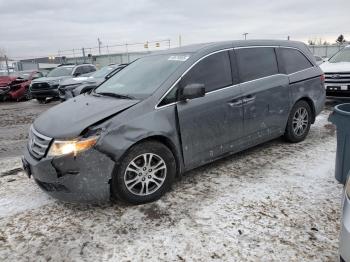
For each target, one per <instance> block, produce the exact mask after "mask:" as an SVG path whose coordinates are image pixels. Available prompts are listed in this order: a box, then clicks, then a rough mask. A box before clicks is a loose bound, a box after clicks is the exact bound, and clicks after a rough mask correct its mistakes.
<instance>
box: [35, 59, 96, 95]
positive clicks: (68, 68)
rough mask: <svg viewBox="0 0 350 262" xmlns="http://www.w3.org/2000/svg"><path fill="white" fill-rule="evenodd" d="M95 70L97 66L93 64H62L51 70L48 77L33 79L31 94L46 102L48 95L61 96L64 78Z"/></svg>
mask: <svg viewBox="0 0 350 262" xmlns="http://www.w3.org/2000/svg"><path fill="white" fill-rule="evenodd" d="M94 71H96V67H95V66H94V65H92V64H81V65H67V64H64V65H60V66H58V67H57V68H55V69H53V70H52V71H50V72H49V73H48V74H47V76H46V77H42V78H39V79H36V80H33V81H32V84H31V85H30V87H29V89H30V93H31V96H32V98H36V99H37V100H38V101H39V102H45V101H46V98H48V97H59V95H58V86H59V83H60V82H61V81H62V80H64V79H68V78H72V77H77V76H81V75H83V74H87V73H91V72H94Z"/></svg>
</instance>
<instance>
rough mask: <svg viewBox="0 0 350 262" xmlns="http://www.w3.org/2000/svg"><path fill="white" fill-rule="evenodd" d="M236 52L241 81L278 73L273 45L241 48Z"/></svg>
mask: <svg viewBox="0 0 350 262" xmlns="http://www.w3.org/2000/svg"><path fill="white" fill-rule="evenodd" d="M235 52H236V54H237V64H238V69H239V76H240V80H241V82H246V81H250V80H254V79H258V78H262V77H266V76H271V75H275V74H278V65H277V59H276V54H275V49H274V48H273V47H257V48H241V49H237V50H235Z"/></svg>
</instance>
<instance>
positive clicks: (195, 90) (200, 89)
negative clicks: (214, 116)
mask: <svg viewBox="0 0 350 262" xmlns="http://www.w3.org/2000/svg"><path fill="white" fill-rule="evenodd" d="M203 96H205V87H204V84H189V85H187V86H185V87H184V88H183V89H182V92H181V93H180V97H179V98H180V100H181V101H184V100H186V99H194V98H197V97H203Z"/></svg>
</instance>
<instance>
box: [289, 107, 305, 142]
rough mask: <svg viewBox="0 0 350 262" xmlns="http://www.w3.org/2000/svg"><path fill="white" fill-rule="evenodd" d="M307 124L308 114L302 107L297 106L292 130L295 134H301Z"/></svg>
mask: <svg viewBox="0 0 350 262" xmlns="http://www.w3.org/2000/svg"><path fill="white" fill-rule="evenodd" d="M308 124H309V114H308V112H307V110H306V108H304V107H300V108H298V110H297V111H295V113H294V116H293V132H294V134H295V135H296V136H302V135H303V134H304V133H305V131H306V130H307V127H308Z"/></svg>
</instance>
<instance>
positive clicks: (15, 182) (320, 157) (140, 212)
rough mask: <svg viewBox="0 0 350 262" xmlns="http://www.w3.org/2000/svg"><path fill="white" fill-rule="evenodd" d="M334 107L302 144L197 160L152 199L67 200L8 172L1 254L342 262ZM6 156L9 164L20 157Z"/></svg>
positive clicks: (279, 143)
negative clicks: (139, 202) (134, 203)
mask: <svg viewBox="0 0 350 262" xmlns="http://www.w3.org/2000/svg"><path fill="white" fill-rule="evenodd" d="M329 112H330V111H324V112H323V113H322V114H321V115H320V116H319V117H318V119H317V122H316V124H315V125H314V126H312V129H311V132H310V135H309V137H308V138H307V139H306V140H305V141H304V142H302V143H299V144H288V143H286V142H284V141H283V140H282V139H277V140H274V141H271V142H268V143H265V144H264V145H261V146H258V147H255V148H253V149H250V150H247V151H245V152H243V153H239V154H236V155H234V156H231V157H227V158H225V159H223V160H219V161H216V162H214V163H212V164H210V165H206V166H204V167H201V168H198V169H196V170H194V171H191V172H189V173H187V174H185V176H184V177H183V178H182V179H181V180H180V181H177V182H176V183H175V185H174V186H173V189H172V190H171V191H170V192H169V193H168V194H167V195H166V196H165V197H163V198H162V199H160V200H159V201H157V202H155V203H150V204H147V205H140V206H127V205H124V204H122V203H114V204H113V203H107V204H105V205H102V206H92V205H79V204H67V203H61V202H59V201H55V200H53V199H51V198H49V197H47V196H46V195H45V194H44V193H42V192H41V191H39V189H38V188H37V186H36V185H35V183H34V182H33V181H32V180H29V179H28V178H27V177H25V175H24V174H23V173H21V172H20V173H19V174H18V176H5V177H0V260H1V261H5V260H8V261H14V260H18V261H26V260H32V261H33V260H35V261H39V260H51V261H62V260H66V261H71V260H74V261H148V260H149V261H215V260H216V261H222V260H224V261H271V260H274V261H337V252H338V251H337V250H338V234H339V224H340V203H341V194H342V188H341V186H340V185H338V184H337V183H336V181H335V179H334V158H335V147H336V143H335V133H334V128H333V127H332V126H331V125H330V124H329V123H328V122H327V117H328V114H329ZM1 161H2V162H1ZM1 161H0V167H2V168H3V171H4V170H5V169H6V168H4V167H5V166H9V165H10V166H11V161H12V162H13V163H14V166H16V165H17V164H18V158H15V159H10V160H7V161H9V162H6V161H4V160H1ZM5 162H6V163H7V164H6V165H5V164H4V163H5ZM1 172H2V171H1V170H0V173H1ZM11 180H12V181H11Z"/></svg>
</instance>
